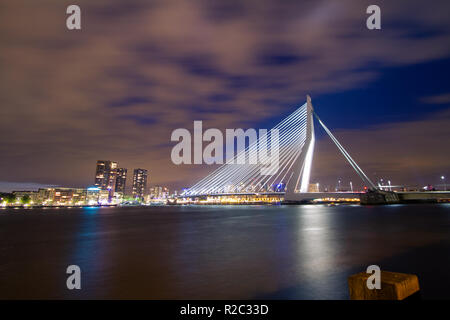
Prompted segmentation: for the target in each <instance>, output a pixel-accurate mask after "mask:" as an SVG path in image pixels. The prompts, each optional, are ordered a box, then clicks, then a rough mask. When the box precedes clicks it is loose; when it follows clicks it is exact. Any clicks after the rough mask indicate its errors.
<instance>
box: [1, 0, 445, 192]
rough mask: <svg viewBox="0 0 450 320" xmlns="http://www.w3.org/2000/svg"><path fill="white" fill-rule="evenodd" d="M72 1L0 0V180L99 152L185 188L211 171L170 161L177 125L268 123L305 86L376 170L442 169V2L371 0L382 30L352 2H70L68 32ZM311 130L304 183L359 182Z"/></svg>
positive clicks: (82, 172)
mask: <svg viewBox="0 0 450 320" xmlns="http://www.w3.org/2000/svg"><path fill="white" fill-rule="evenodd" d="M70 4H75V3H74V2H72V1H60V0H53V1H50V0H48V1H46V0H41V1H32V0H29V1H20V0H3V1H2V2H1V4H0V191H9V190H11V189H15V190H17V189H27V188H33V189H35V188H37V187H38V186H40V185H60V186H68V187H71V186H79V187H85V186H88V185H90V184H93V182H94V175H95V163H96V161H97V160H99V159H102V160H114V161H118V162H119V166H120V167H126V168H128V170H129V173H130V172H131V171H132V169H133V168H145V169H148V170H149V181H150V185H154V184H159V185H168V186H170V187H172V188H174V187H176V188H181V187H184V186H189V185H192V184H193V183H195V182H196V181H197V180H199V179H200V178H202V177H203V176H204V175H205V174H207V173H208V172H210V171H212V170H213V168H214V167H212V166H206V165H204V166H198V165H197V166H194V165H191V166H189V165H181V166H176V165H174V164H172V162H171V160H170V151H171V148H172V147H173V145H175V143H174V142H171V141H170V135H171V132H172V131H173V130H175V129H177V128H187V129H189V130H192V127H193V121H194V120H203V126H204V128H205V129H206V128H219V129H225V128H244V129H245V128H249V127H253V128H271V127H272V126H273V125H274V124H276V123H277V122H279V120H281V119H282V118H284V117H285V116H287V115H289V114H290V113H291V112H293V111H294V110H295V109H296V108H297V107H299V106H300V105H302V104H303V103H304V101H305V97H306V94H310V95H311V97H312V101H313V105H314V107H315V110H316V112H317V113H318V114H319V116H320V117H321V119H322V120H323V121H324V122H325V124H326V125H327V126H328V127H329V128H330V129H331V130H332V131H333V132H334V134H335V135H336V137H337V138H338V139H339V140H340V142H341V143H342V144H343V145H344V147H346V148H347V150H348V151H349V153H350V154H351V155H352V156H353V158H354V159H355V160H356V162H357V163H358V164H359V165H360V167H361V168H362V169H363V170H364V171H366V173H367V174H368V175H369V177H371V178H372V179H373V180H377V179H378V178H384V179H386V180H387V179H390V180H391V181H392V184H394V185H396V184H402V185H405V184H406V185H419V186H423V185H425V184H436V183H439V180H440V176H441V175H448V174H450V170H449V159H450V148H449V138H450V125H449V124H450V81H449V74H450V18H449V16H450V2H449V1H448V0H446V1H432V2H431V1H412V0H408V1H377V2H376V4H378V5H379V6H380V7H381V19H382V29H381V30H368V29H367V28H366V19H367V17H368V15H367V14H366V8H367V6H368V5H370V4H374V3H373V1H362V0H355V1H342V0H339V1H337V0H333V1H280V0H273V1H262V0H255V1H253V0H227V1H215V0H214V1H211V0H205V1H201V0H192V1H187V0H185V1H169V0H161V1H139V0H128V1H113V0H96V1H77V2H76V4H77V5H79V6H80V7H81V11H82V30H77V31H69V30H67V28H66V18H67V15H66V13H65V11H66V8H67V6H68V5H70ZM316 127H317V136H318V142H317V145H316V152H315V158H314V164H313V172H312V177H311V180H312V182H316V181H318V182H320V183H321V184H322V185H330V186H332V185H335V184H336V181H337V179H342V180H343V183H348V181H350V180H352V181H354V184H355V185H358V183H359V181H358V179H357V177H356V174H354V173H353V172H352V169H351V167H350V166H349V165H348V164H346V163H345V162H344V160H343V157H342V156H341V155H340V154H339V153H338V150H337V148H336V147H335V146H334V145H332V144H331V142H330V141H329V139H327V137H325V136H324V134H323V132H321V131H320V129H319V128H318V126H316ZM447 180H448V182H450V176H449V178H448V179H447ZM130 181H131V179H129V180H128V182H127V183H128V185H129V184H130Z"/></svg>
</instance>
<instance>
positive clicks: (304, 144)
mask: <svg viewBox="0 0 450 320" xmlns="http://www.w3.org/2000/svg"><path fill="white" fill-rule="evenodd" d="M314 119H316V120H317V122H318V123H319V124H320V126H321V127H322V128H323V129H324V130H325V132H326V133H327V135H328V136H329V137H330V139H331V140H332V141H333V142H334V144H335V145H336V147H337V149H338V150H339V151H340V152H341V153H342V155H343V156H344V158H345V159H346V160H347V162H348V163H349V164H350V165H351V166H352V168H353V169H354V170H355V172H356V173H357V174H358V176H359V177H360V178H361V180H362V181H363V184H364V185H365V186H366V187H367V189H368V190H369V191H370V192H369V193H362V192H308V191H310V190H309V187H310V176H311V168H312V164H313V158H314V144H315V133H314ZM274 129H275V130H274ZM269 140H270V141H271V142H274V141H276V142H277V143H275V144H272V143H270V144H269V143H268V141H269ZM274 146H276V147H274ZM262 150H265V151H266V154H265V155H264V152H263V155H262V156H261V151H262ZM269 151H270V152H269ZM268 153H270V156H268ZM273 156H276V159H277V161H276V166H275V167H274V166H271V165H273V163H269V162H268V161H267V160H268V159H273V158H274V157H273ZM247 158H248V159H249V161H246V162H244V163H242V161H241V162H239V161H238V160H239V159H241V160H242V159H247ZM250 159H258V160H259V161H256V162H255V161H253V162H252V161H250ZM316 191H318V190H316ZM221 196H224V197H229V196H238V197H239V196H240V197H248V196H259V197H261V196H264V197H271V196H279V197H282V198H284V200H285V201H286V202H303V201H310V200H314V199H326V198H332V199H349V198H350V199H355V198H357V199H361V200H362V201H365V202H368V203H378V202H380V203H389V202H398V200H399V197H398V195H397V194H396V193H393V192H386V191H382V190H379V188H377V186H376V185H375V184H374V183H373V182H372V181H371V180H370V179H369V177H368V176H367V175H366V174H365V173H364V171H363V170H362V169H361V168H360V167H359V166H358V164H357V163H356V161H355V160H354V159H353V158H352V157H351V156H350V154H349V153H348V152H347V150H346V149H345V148H344V147H343V146H342V145H341V143H340V142H339V141H338V140H337V139H336V137H335V136H334V135H333V134H332V132H331V131H330V130H329V129H328V128H327V126H326V125H325V124H324V123H323V121H322V120H321V119H320V118H319V116H318V115H317V113H316V112H315V111H314V108H313V105H312V102H311V98H310V97H309V96H307V99H306V103H305V104H303V105H302V106H301V107H299V108H298V109H297V110H295V111H294V112H293V113H292V114H290V115H289V116H288V117H286V118H285V119H283V120H282V121H281V122H280V123H278V124H277V125H276V126H275V127H274V128H273V129H272V130H270V135H269V133H268V132H267V133H266V134H264V135H263V136H261V137H260V138H259V139H258V140H256V141H254V142H252V143H250V144H249V145H248V146H247V147H246V148H245V149H244V150H241V151H240V152H238V153H237V154H236V155H235V156H234V157H232V158H230V159H228V160H227V161H226V163H225V164H223V165H222V166H220V167H219V168H217V169H216V170H214V171H213V172H212V173H210V174H209V175H207V176H206V177H204V178H203V179H201V180H200V181H198V182H197V183H196V184H194V185H193V186H192V187H190V188H188V189H186V190H185V191H184V192H183V193H182V194H181V195H180V196H179V198H190V199H194V198H199V197H221Z"/></svg>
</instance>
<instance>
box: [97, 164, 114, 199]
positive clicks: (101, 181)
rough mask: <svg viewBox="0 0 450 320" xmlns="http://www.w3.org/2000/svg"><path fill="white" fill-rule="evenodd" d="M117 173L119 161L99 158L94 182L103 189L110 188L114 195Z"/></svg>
mask: <svg viewBox="0 0 450 320" xmlns="http://www.w3.org/2000/svg"><path fill="white" fill-rule="evenodd" d="M116 175H117V162H114V161H109V160H108V161H104V160H98V161H97V169H96V171H95V183H94V184H95V185H96V186H97V187H99V188H100V189H101V190H109V191H110V194H111V195H112V194H113V193H114V190H115V188H116Z"/></svg>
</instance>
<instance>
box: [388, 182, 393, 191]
mask: <svg viewBox="0 0 450 320" xmlns="http://www.w3.org/2000/svg"><path fill="white" fill-rule="evenodd" d="M388 184H389V191H392V188H391V180H388Z"/></svg>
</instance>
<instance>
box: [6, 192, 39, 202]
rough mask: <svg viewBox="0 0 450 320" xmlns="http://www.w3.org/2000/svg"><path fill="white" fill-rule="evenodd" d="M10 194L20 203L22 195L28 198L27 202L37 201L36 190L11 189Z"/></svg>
mask: <svg viewBox="0 0 450 320" xmlns="http://www.w3.org/2000/svg"><path fill="white" fill-rule="evenodd" d="M12 194H13V195H14V197H16V202H18V203H20V202H21V201H22V199H23V198H24V197H28V198H29V204H36V203H38V201H39V199H38V192H37V191H13V192H12Z"/></svg>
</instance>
